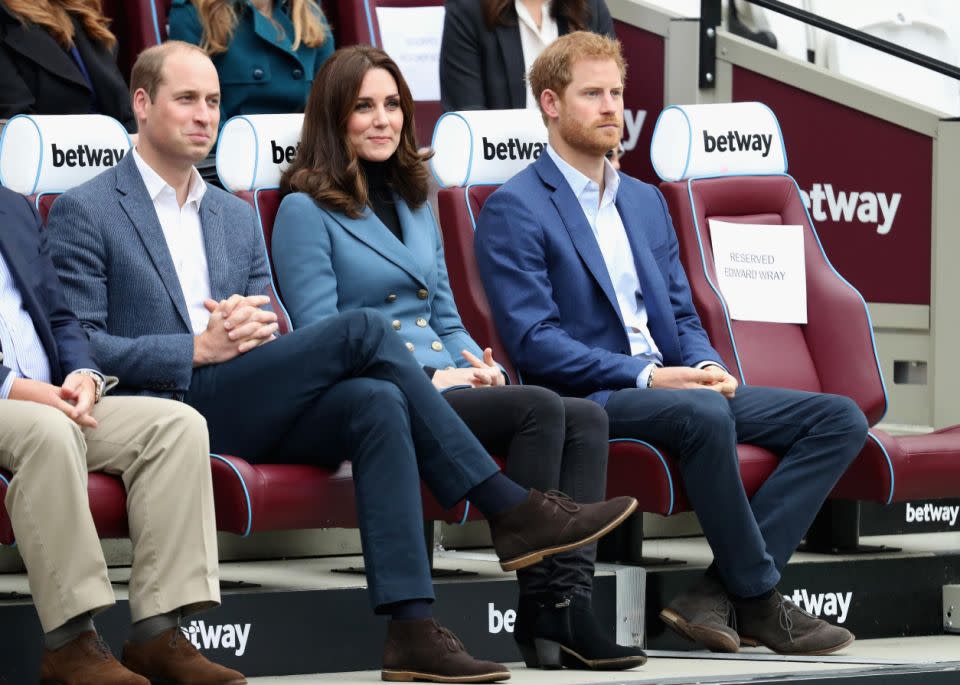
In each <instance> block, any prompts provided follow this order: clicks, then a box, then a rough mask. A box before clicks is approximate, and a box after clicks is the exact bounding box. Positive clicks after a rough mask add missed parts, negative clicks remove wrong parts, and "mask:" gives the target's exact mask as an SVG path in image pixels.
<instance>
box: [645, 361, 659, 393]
mask: <svg viewBox="0 0 960 685" xmlns="http://www.w3.org/2000/svg"><path fill="white" fill-rule="evenodd" d="M656 370H657V367H656V366H654V367H653V368H652V369H650V375H649V376H647V389H648V390H649V389H650V388H652V387H653V372H654V371H656Z"/></svg>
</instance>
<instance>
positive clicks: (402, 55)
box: [377, 7, 444, 101]
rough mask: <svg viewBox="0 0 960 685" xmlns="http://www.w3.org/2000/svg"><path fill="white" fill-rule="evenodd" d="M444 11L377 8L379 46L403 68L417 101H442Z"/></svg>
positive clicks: (414, 8)
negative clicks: (441, 44)
mask: <svg viewBox="0 0 960 685" xmlns="http://www.w3.org/2000/svg"><path fill="white" fill-rule="evenodd" d="M443 17H444V9H443V7H378V8H377V23H379V24H380V44H381V47H382V48H383V49H384V51H385V52H386V53H387V54H388V55H390V57H392V58H393V61H394V62H396V63H397V66H399V67H400V72H401V73H402V74H403V78H405V79H406V80H407V85H409V86H410V93H411V94H412V95H413V99H414V100H417V101H436V100H439V99H440V38H441V36H442V35H443Z"/></svg>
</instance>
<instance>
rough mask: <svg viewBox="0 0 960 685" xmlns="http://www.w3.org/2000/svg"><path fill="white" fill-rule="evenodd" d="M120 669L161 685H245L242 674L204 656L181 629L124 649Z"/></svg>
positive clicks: (169, 631)
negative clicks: (125, 668)
mask: <svg viewBox="0 0 960 685" xmlns="http://www.w3.org/2000/svg"><path fill="white" fill-rule="evenodd" d="M123 665H124V666H126V667H127V668H129V669H130V670H131V671H134V672H135V673H139V674H140V675H142V676H145V677H146V678H149V679H150V680H151V681H153V682H154V683H163V684H164V685H246V682H247V679H246V678H244V677H243V674H241V673H238V672H237V671H234V670H233V669H230V668H226V667H225V666H220V665H219V664H215V663H213V662H212V661H209V660H208V659H207V658H206V657H205V656H203V655H202V654H201V653H200V652H199V651H198V650H197V648H196V647H194V646H193V643H192V642H190V640H188V639H187V638H185V637H184V636H183V633H182V632H180V628H170V630H165V631H163V632H162V633H160V634H159V635H157V636H156V637H155V638H153V639H152V640H150V641H149V642H144V643H143V644H140V645H135V644H133V643H132V642H128V643H126V644H125V645H124V646H123Z"/></svg>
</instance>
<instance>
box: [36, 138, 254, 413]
mask: <svg viewBox="0 0 960 685" xmlns="http://www.w3.org/2000/svg"><path fill="white" fill-rule="evenodd" d="M200 222H201V226H202V230H203V244H204V247H205V248H206V252H207V269H208V271H209V275H210V290H211V295H212V297H213V299H215V300H221V299H224V298H226V297H229V296H230V295H232V294H234V293H238V294H240V295H263V294H265V293H266V291H267V286H268V285H269V283H270V271H269V268H268V266H267V258H266V249H265V248H264V245H263V237H262V235H261V233H260V229H259V227H258V226H257V221H256V217H255V215H254V213H253V210H252V209H251V208H250V205H248V204H247V203H246V202H244V201H243V200H241V199H240V198H238V197H235V196H233V195H231V194H230V193H228V192H226V191H224V190H221V189H220V188H215V187H213V186H211V185H209V184H208V185H207V192H206V193H205V194H204V196H203V201H202V202H201V203H200ZM47 225H48V229H47V230H48V232H49V233H50V242H51V245H50V249H51V253H52V254H53V260H54V264H55V265H56V267H57V272H58V273H59V275H60V280H61V282H62V283H63V290H64V296H65V298H66V301H67V304H68V306H69V307H70V308H71V309H73V311H75V312H76V313H77V317H78V318H79V319H80V321H81V322H82V325H83V327H84V329H86V330H87V331H88V332H89V335H90V343H91V346H92V348H93V353H94V355H95V356H96V358H97V359H98V360H99V361H100V362H101V363H102V364H103V365H104V366H105V367H107V368H108V369H109V370H110V371H111V372H112V373H114V374H116V375H117V376H119V377H120V387H119V388H118V390H119V392H120V393H123V394H144V395H155V396H159V397H179V396H182V394H183V393H185V392H186V391H187V390H188V389H189V388H190V381H191V379H192V378H193V338H194V335H193V330H192V329H191V327H190V315H189V313H188V311H187V305H186V301H185V300H184V297H183V290H182V289H181V287H180V280H179V278H178V277H177V270H176V267H175V266H174V264H173V258H172V257H171V256H170V250H169V248H168V247H167V241H166V238H165V237H164V235H163V229H162V228H161V226H160V220H159V219H158V218H157V212H156V210H155V209H154V208H153V201H152V200H151V199H150V195H149V194H148V193H147V188H146V186H145V185H144V184H143V178H142V177H141V176H140V171H139V169H137V165H136V162H135V161H134V159H133V155H132V154H126V155H124V156H123V159H121V160H120V162H119V163H118V164H117V165H116V166H114V167H111V168H109V169H107V170H106V171H104V172H103V173H101V174H100V175H98V176H96V177H95V178H93V179H91V180H90V181H87V182H86V183H83V184H81V185H79V186H77V187H75V188H72V189H71V190H68V191H67V192H65V193H64V194H63V195H61V196H60V197H59V198H57V201H56V202H54V203H53V208H52V209H51V210H50V218H49V220H48V222H47Z"/></svg>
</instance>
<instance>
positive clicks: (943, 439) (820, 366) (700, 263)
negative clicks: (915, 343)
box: [652, 103, 960, 504]
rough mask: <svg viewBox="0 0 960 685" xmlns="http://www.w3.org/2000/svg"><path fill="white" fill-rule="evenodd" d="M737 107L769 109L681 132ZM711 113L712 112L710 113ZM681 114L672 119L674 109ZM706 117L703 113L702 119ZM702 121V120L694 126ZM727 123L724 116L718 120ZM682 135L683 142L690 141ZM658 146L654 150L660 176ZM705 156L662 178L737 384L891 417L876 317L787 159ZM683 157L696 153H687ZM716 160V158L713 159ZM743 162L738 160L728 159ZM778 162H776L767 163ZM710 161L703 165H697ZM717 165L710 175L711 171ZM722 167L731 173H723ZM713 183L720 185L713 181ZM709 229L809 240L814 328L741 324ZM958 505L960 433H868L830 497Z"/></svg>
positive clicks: (703, 305) (687, 112) (695, 285)
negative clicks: (764, 231) (788, 230)
mask: <svg viewBox="0 0 960 685" xmlns="http://www.w3.org/2000/svg"><path fill="white" fill-rule="evenodd" d="M734 107H741V108H742V107H754V108H756V107H762V108H763V109H764V110H766V111H767V112H769V110H768V109H766V107H765V106H763V105H758V104H757V103H737V104H735V105H711V106H696V107H682V108H680V109H683V110H684V113H683V115H682V116H677V117H675V118H674V122H679V121H685V120H688V119H689V120H692V121H693V124H687V125H685V126H688V127H690V128H696V129H700V128H703V129H704V130H707V129H708V128H709V127H710V125H711V121H712V119H711V117H712V116H713V115H714V114H715V113H716V111H717V110H718V109H719V110H723V109H726V110H728V111H732V110H731V108H734ZM704 108H709V109H704ZM674 109H676V108H674ZM669 110H670V108H668V110H665V112H664V114H663V115H661V121H660V122H658V135H659V136H662V142H663V147H662V150H663V151H664V154H669V153H668V152H667V151H668V150H669V149H670V148H671V146H673V149H674V150H676V149H679V148H678V147H677V146H674V145H673V143H674V142H675V139H676V137H675V136H674V137H673V138H672V139H671V137H670V135H669V132H668V131H665V130H664V129H666V128H668V126H667V125H666V124H663V122H664V121H665V120H666V119H665V116H666V113H667V112H668V111H669ZM704 112H707V113H706V114H704ZM697 116H700V117H702V118H699V119H698V118H696V117H697ZM723 116H724V115H723V114H722V113H721V117H723ZM745 116H747V115H744V114H743V113H742V111H741V112H740V113H739V114H737V115H735V116H732V117H731V116H726V117H725V118H722V119H718V120H717V121H716V122H715V123H716V129H717V130H724V131H725V130H726V129H727V128H729V124H730V122H731V121H735V120H739V121H741V122H743V121H748V122H749V123H748V124H746V127H748V128H750V130H763V129H760V128H759V126H760V124H758V122H757V120H756V119H749V118H746V119H745V118H744V117H745ZM769 117H770V121H769V122H768V129H766V130H769V131H770V132H771V134H772V135H774V136H775V138H774V142H773V145H772V147H773V148H779V149H783V147H782V145H780V144H779V142H778V140H779V138H780V135H779V126H778V125H777V122H776V119H775V117H774V116H773V114H772V112H770V113H769ZM683 135H684V136H686V135H687V133H683ZM660 142H661V141H658V140H657V136H655V140H654V143H653V146H652V149H653V150H654V167H655V168H657V166H658V164H657V159H656V156H657V150H658V145H659V144H660ZM697 147H698V146H693V150H694V152H693V153H692V154H691V155H690V157H689V158H688V159H687V160H682V161H681V163H680V164H679V165H677V166H678V168H681V167H683V166H684V165H686V171H685V172H684V173H682V174H680V176H681V177H680V178H675V177H671V175H670V174H669V173H666V174H664V173H661V177H662V178H665V181H664V182H663V183H662V184H661V185H660V188H661V190H662V192H663V194H664V196H665V197H666V201H667V205H668V207H669V210H670V214H671V216H672V217H673V222H674V227H675V229H676V232H677V237H678V241H679V245H680V259H681V262H682V263H683V266H684V269H685V271H686V273H687V277H688V279H689V281H690V287H691V290H692V293H693V299H694V303H695V305H696V307H697V311H698V312H699V314H700V318H701V321H702V322H703V325H704V328H705V329H706V331H707V334H708V335H709V336H710V340H711V341H712V342H713V344H714V347H715V348H716V349H717V350H718V351H719V352H720V354H721V355H722V356H723V361H724V363H725V364H726V365H727V366H728V368H729V369H730V371H731V373H733V374H735V375H736V376H738V377H739V379H740V381H741V382H742V383H750V384H755V385H767V386H775V387H785V388H795V389H801V390H810V391H815V392H828V393H835V394H839V395H845V396H847V397H850V398H852V399H853V400H854V401H855V402H856V403H857V405H858V406H859V407H860V408H861V409H862V410H863V413H864V414H865V415H866V417H867V419H868V421H869V423H870V424H871V425H874V424H876V423H877V422H878V421H880V419H881V418H882V417H883V415H884V413H885V411H886V406H887V397H886V389H885V387H884V382H883V378H882V376H881V373H880V368H879V363H878V360H877V354H876V347H875V341H874V338H873V330H872V326H871V322H870V316H869V312H868V310H867V307H866V304H865V302H864V300H863V298H862V297H861V296H860V294H859V292H857V291H856V290H855V289H854V288H853V286H851V285H850V284H849V283H848V282H847V281H846V280H845V279H844V278H843V277H842V276H841V275H840V274H839V273H837V271H836V270H835V269H834V268H833V266H832V265H831V264H830V261H829V260H828V259H827V256H826V253H825V252H824V250H823V247H822V245H821V243H820V240H819V238H818V237H817V233H816V230H815V228H814V226H813V223H812V221H811V219H810V216H809V213H808V212H807V210H806V209H805V207H804V205H803V203H802V201H801V199H800V194H799V190H798V187H797V184H796V182H795V181H794V180H793V178H792V177H790V176H789V175H787V174H786V153H785V152H784V153H783V155H782V156H781V158H780V159H778V160H774V161H772V162H765V161H764V160H763V159H761V158H760V156H759V153H758V154H757V155H754V157H755V158H756V159H754V160H751V161H752V162H756V163H755V164H754V165H753V166H752V167H750V166H749V164H747V167H746V170H745V171H738V169H744V168H745V167H744V162H742V160H741V161H733V158H732V157H730V156H729V155H728V157H726V158H724V157H723V156H722V155H721V156H719V157H718V158H717V159H716V160H715V161H713V162H711V161H709V160H707V161H704V160H703V158H704V157H706V156H707V155H705V154H704V155H702V156H701V158H700V159H698V157H697ZM684 149H689V148H686V146H685V147H684ZM714 154H715V153H714ZM730 154H734V155H742V154H743V153H742V152H737V153H730ZM774 157H775V155H773V154H771V155H770V156H769V158H770V159H772V158H774ZM701 162H702V163H701ZM710 164H712V165H713V166H710ZM724 167H726V170H723V171H721V169H723V168H724ZM710 176H714V177H712V178H711V177H710ZM710 219H719V220H722V221H727V222H731V223H740V224H767V225H769V224H783V225H800V226H802V227H803V235H804V260H805V266H806V297H807V317H808V319H807V323H806V324H787V323H773V322H759V321H743V320H735V319H733V318H731V317H730V315H729V308H728V306H727V302H726V301H725V299H724V297H723V295H722V293H721V292H720V290H719V288H718V286H717V282H718V281H717V275H716V271H715V268H714V258H713V249H712V246H711V245H712V243H711V236H710V224H709V221H710ZM958 495H960V426H952V427H949V428H945V429H943V430H939V431H936V432H933V433H929V434H925V435H915V436H898V437H894V436H891V435H889V434H888V433H886V432H884V431H882V430H878V429H876V428H872V429H871V431H870V434H869V437H868V440H867V443H866V445H865V446H864V448H863V450H862V451H861V453H860V455H859V456H858V457H857V459H856V460H855V461H854V462H853V464H852V465H851V467H850V468H849V470H848V471H847V473H846V474H845V475H844V476H843V478H841V479H840V482H839V483H838V484H837V486H836V488H835V489H834V491H833V492H832V494H831V498H833V499H838V500H864V501H873V502H880V503H885V504H889V503H891V502H901V501H906V500H909V499H918V498H922V499H936V498H946V497H956V496H958Z"/></svg>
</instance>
